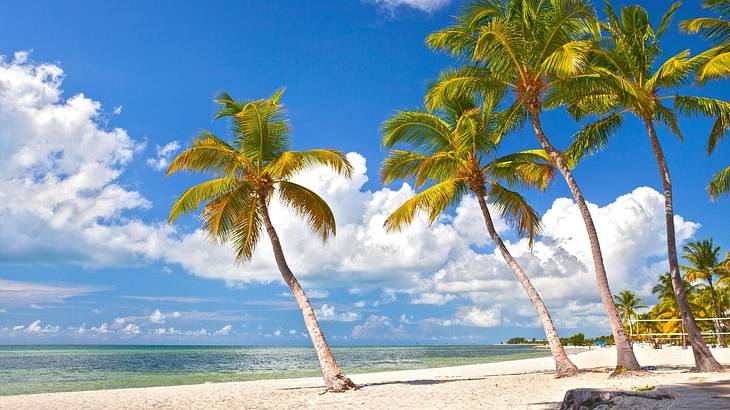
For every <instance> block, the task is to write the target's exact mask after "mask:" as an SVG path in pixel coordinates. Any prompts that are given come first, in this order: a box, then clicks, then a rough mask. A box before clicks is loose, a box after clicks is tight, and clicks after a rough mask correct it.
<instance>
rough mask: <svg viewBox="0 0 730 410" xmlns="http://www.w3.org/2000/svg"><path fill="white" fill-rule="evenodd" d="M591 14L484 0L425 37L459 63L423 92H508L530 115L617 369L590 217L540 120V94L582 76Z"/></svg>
mask: <svg viewBox="0 0 730 410" xmlns="http://www.w3.org/2000/svg"><path fill="white" fill-rule="evenodd" d="M595 25H596V22H595V11H594V9H593V8H592V7H591V6H590V4H589V3H587V2H586V1H584V0H511V1H509V2H505V1H504V0H483V1H479V2H476V3H474V4H473V5H471V6H470V7H468V8H467V9H465V12H464V14H463V15H462V16H461V17H458V18H457V22H456V24H454V25H453V26H451V27H448V28H446V29H443V30H440V31H437V32H435V33H432V34H431V35H429V36H428V39H427V43H428V45H429V46H431V47H432V48H434V49H436V50H444V51H447V52H449V53H450V54H452V55H455V56H457V57H459V58H460V59H461V60H462V61H464V62H465V65H464V66H463V67H461V68H459V69H455V70H447V71H445V72H443V73H442V74H441V76H440V78H439V81H438V82H437V83H436V84H435V85H434V86H432V87H431V89H430V90H429V93H428V95H427V97H426V103H427V106H428V107H429V108H433V107H438V106H439V105H441V104H442V102H443V101H445V100H447V99H449V98H453V97H454V96H458V95H462V94H465V93H466V94H469V93H477V94H482V95H484V94H494V93H502V92H508V91H512V97H513V101H512V103H511V104H510V106H509V107H508V108H507V111H508V112H510V113H512V115H516V116H520V117H529V118H530V121H531V123H532V128H533V131H534V134H535V136H536V137H537V140H538V141H539V143H540V145H541V147H542V148H543V149H544V150H545V152H546V153H547V155H548V156H549V157H550V160H551V161H552V162H553V163H554V164H555V166H556V167H557V168H558V170H559V171H560V173H561V174H562V175H563V178H564V179H565V181H566V183H567V185H568V188H569V189H570V192H571V193H572V195H573V198H574V200H575V203H576V205H577V207H578V209H579V210H580V213H581V216H582V218H583V222H584V224H585V228H586V232H587V234H588V242H589V244H590V247H591V254H592V257H593V266H594V269H595V272H596V280H597V283H598V290H599V293H600V296H601V302H602V303H603V306H604V308H605V309H606V313H607V316H608V320H609V324H610V325H611V330H612V333H613V336H614V340H615V342H616V351H617V359H616V370H617V371H623V370H633V371H638V370H640V369H641V367H640V366H639V362H638V361H637V360H636V356H635V355H634V352H633V350H632V346H631V343H630V342H629V340H628V337H627V336H626V332H625V330H624V327H623V324H622V323H621V318H620V317H619V314H618V310H617V309H616V305H615V304H614V302H613V298H612V294H611V289H610V287H609V285H608V278H607V275H606V269H605V266H604V263H603V254H602V252H601V245H600V242H599V240H598V233H597V232H596V227H595V224H594V223H593V217H592V216H591V213H590V210H589V209H588V205H587V204H586V201H585V198H584V197H583V193H582V192H581V190H580V188H579V186H578V183H577V181H576V179H575V177H574V176H573V172H572V170H571V165H572V164H570V163H568V162H567V161H566V160H565V158H564V157H563V155H562V154H561V153H560V152H559V151H558V150H557V149H556V148H555V146H554V145H553V144H552V143H551V142H550V140H549V139H548V137H547V135H545V132H544V130H543V127H542V124H541V122H540V115H541V113H542V110H543V99H544V96H545V93H546V92H549V91H550V90H551V89H552V87H553V86H554V85H556V84H558V83H560V82H561V81H563V80H564V79H567V78H573V77H575V76H578V75H581V72H582V71H583V69H584V67H585V65H586V63H587V59H588V56H589V50H590V48H591V44H592V42H591V41H590V40H589V39H586V36H587V34H588V33H590V32H592V31H594V30H595Z"/></svg>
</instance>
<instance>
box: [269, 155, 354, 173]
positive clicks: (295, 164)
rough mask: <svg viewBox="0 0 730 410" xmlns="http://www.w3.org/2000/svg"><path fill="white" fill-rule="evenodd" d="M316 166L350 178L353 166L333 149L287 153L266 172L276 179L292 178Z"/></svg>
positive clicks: (270, 165) (274, 160)
mask: <svg viewBox="0 0 730 410" xmlns="http://www.w3.org/2000/svg"><path fill="white" fill-rule="evenodd" d="M315 166H326V167H329V168H330V169H332V170H333V171H335V172H336V173H338V174H340V175H343V176H345V177H347V178H349V177H350V176H351V175H352V165H350V162H349V161H348V160H347V157H345V155H344V154H343V153H342V152H340V151H337V150H333V149H312V150H307V151H286V152H284V153H282V154H281V155H279V156H278V157H276V158H275V159H273V160H272V161H271V162H269V163H268V164H267V165H266V167H264V170H263V171H264V172H267V173H269V174H270V175H271V176H273V177H275V178H284V179H286V178H290V177H292V176H293V175H295V174H296V173H298V172H301V171H304V170H306V169H308V168H311V167H315Z"/></svg>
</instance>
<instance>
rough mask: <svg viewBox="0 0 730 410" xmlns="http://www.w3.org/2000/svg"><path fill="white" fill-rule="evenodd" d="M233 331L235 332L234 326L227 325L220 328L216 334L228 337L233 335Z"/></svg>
mask: <svg viewBox="0 0 730 410" xmlns="http://www.w3.org/2000/svg"><path fill="white" fill-rule="evenodd" d="M231 330H233V326H231V325H225V326H223V327H222V328H220V329H219V330H217V331H216V332H215V334H216V335H217V336H228V335H229V334H231Z"/></svg>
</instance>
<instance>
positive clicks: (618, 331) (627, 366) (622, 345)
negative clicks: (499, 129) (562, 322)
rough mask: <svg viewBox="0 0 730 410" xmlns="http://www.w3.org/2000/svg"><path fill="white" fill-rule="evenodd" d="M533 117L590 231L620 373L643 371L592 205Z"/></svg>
mask: <svg viewBox="0 0 730 410" xmlns="http://www.w3.org/2000/svg"><path fill="white" fill-rule="evenodd" d="M529 114H530V120H531V121H532V127H533V130H534V131H535V136H536V137H537V139H538V141H540V145H541V146H542V148H543V149H544V150H545V152H547V154H548V155H549V156H550V158H551V159H552V160H553V162H554V163H555V165H556V166H557V168H558V170H559V171H560V173H561V174H562V175H563V178H565V182H566V183H567V184H568V188H570V192H571V193H572V194H573V199H574V200H575V204H576V205H577V206H578V209H579V210H580V214H581V216H582V217H583V223H584V224H585V227H586V231H587V233H588V242H589V243H590V245H591V254H592V256H593V267H594V269H595V271H596V281H597V282H598V291H599V293H600V295H601V302H602V303H603V307H604V309H606V314H607V315H608V322H609V324H610V325H611V331H612V333H613V339H614V341H615V342H616V371H618V372H620V371H623V370H641V366H639V362H638V361H637V360H636V356H635V355H634V351H633V349H632V347H631V343H630V342H629V339H628V337H627V336H626V330H625V329H624V325H623V323H622V321H621V318H620V317H619V314H618V309H616V304H615V303H614V301H613V296H612V294H611V289H610V288H609V286H608V277H607V276H606V268H605V267H604V266H603V254H602V253H601V245H600V243H599V242H598V233H597V232H596V226H595V225H594V223H593V217H592V216H591V212H590V211H589V210H588V205H586V201H585V199H584V198H583V194H582V193H581V192H580V189H579V188H578V184H577V183H576V182H575V179H574V178H573V173H572V172H571V171H570V168H569V167H568V165H567V164H566V163H565V160H564V159H563V157H562V156H561V155H560V154H559V153H558V151H557V150H556V149H555V147H553V146H552V144H551V143H550V141H548V139H547V137H546V136H545V133H544V132H543V131H542V124H541V123H540V116H539V115H538V112H537V111H535V110H530V111H529Z"/></svg>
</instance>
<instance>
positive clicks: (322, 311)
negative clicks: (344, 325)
mask: <svg viewBox="0 0 730 410" xmlns="http://www.w3.org/2000/svg"><path fill="white" fill-rule="evenodd" d="M315 314H316V315H317V319H319V320H322V321H331V320H332V321H338V322H354V321H356V320H358V319H360V315H358V314H357V313H355V312H342V313H336V312H335V307H334V306H330V305H328V304H326V303H325V304H324V305H322V307H321V308H319V309H316V310H315Z"/></svg>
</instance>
